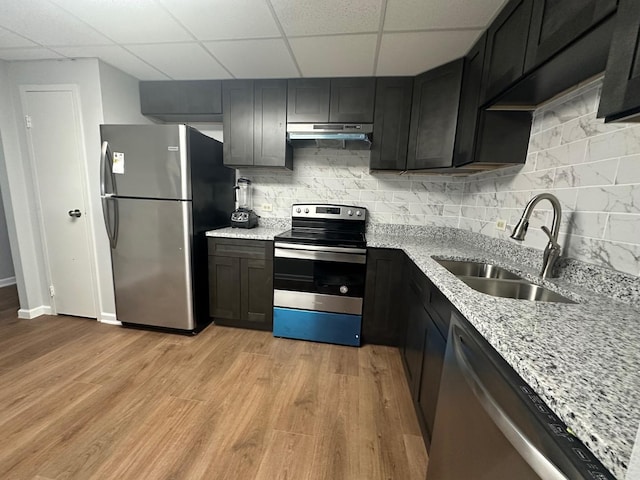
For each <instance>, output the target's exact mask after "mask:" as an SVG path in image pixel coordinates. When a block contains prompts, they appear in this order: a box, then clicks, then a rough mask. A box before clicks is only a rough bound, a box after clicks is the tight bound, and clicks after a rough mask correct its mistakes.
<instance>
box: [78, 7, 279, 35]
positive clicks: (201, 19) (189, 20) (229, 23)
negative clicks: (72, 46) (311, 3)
mask: <svg viewBox="0 0 640 480" xmlns="http://www.w3.org/2000/svg"><path fill="white" fill-rule="evenodd" d="M79 1H80V0H79ZM160 1H161V3H162V4H163V5H164V6H165V7H166V8H167V9H168V10H169V11H170V12H171V13H172V14H173V15H174V16H175V17H176V18H177V19H178V20H179V21H180V22H181V23H182V24H183V25H184V26H185V27H187V28H188V29H189V30H190V31H191V33H193V34H194V35H195V36H196V37H197V38H198V39H199V40H230V39H238V38H258V37H279V36H280V30H279V29H278V26H277V25H276V22H275V20H274V19H273V15H271V10H270V9H269V7H268V6H267V2H266V0H234V1H232V2H230V1H229V0H189V1H188V2H185V1H184V0H160Z"/></svg>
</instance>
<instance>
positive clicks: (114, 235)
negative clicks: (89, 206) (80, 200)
mask: <svg viewBox="0 0 640 480" xmlns="http://www.w3.org/2000/svg"><path fill="white" fill-rule="evenodd" d="M101 200H102V216H103V217H104V226H105V228H106V230H107V236H108V237H109V244H110V245H111V248H116V244H117V243H118V223H119V221H120V218H119V212H118V201H117V199H116V198H114V197H113V196H112V195H109V194H107V195H105V196H103V197H101ZM109 201H111V202H113V217H114V218H113V230H112V229H111V224H110V222H109Z"/></svg>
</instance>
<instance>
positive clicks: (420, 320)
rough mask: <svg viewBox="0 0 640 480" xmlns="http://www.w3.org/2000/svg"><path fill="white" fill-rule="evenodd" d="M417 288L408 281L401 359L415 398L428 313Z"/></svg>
mask: <svg viewBox="0 0 640 480" xmlns="http://www.w3.org/2000/svg"><path fill="white" fill-rule="evenodd" d="M419 295H420V294H419V290H418V289H417V288H416V286H415V283H414V282H413V281H410V282H409V292H408V296H407V299H408V300H407V310H408V315H407V329H406V333H405V339H404V348H403V359H404V364H405V369H406V372H407V382H408V383H409V389H410V390H411V396H412V398H414V399H416V398H417V395H418V387H419V385H420V375H421V373H422V356H423V352H424V336H425V331H426V328H427V324H428V320H429V315H428V314H427V311H426V310H425V309H424V307H423V306H422V299H421V298H420V296H419Z"/></svg>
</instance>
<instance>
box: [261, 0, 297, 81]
mask: <svg viewBox="0 0 640 480" xmlns="http://www.w3.org/2000/svg"><path fill="white" fill-rule="evenodd" d="M265 2H267V7H269V11H270V12H271V16H272V17H273V21H274V22H276V26H277V27H278V30H280V34H281V35H282V40H283V41H284V44H285V46H286V47H287V50H288V51H289V55H291V60H292V61H293V64H294V65H295V67H296V70H297V71H298V75H299V76H300V77H303V76H304V75H302V70H301V69H300V65H298V60H297V59H296V56H295V55H294V54H293V49H292V48H291V44H290V43H289V39H288V38H287V34H286V33H285V31H284V28H283V27H282V24H281V23H280V19H279V18H278V15H276V9H275V8H273V5H272V4H271V0H265Z"/></svg>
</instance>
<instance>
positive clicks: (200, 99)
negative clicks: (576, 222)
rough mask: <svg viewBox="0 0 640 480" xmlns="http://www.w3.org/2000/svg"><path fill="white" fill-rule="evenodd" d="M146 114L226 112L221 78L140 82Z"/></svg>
mask: <svg viewBox="0 0 640 480" xmlns="http://www.w3.org/2000/svg"><path fill="white" fill-rule="evenodd" d="M140 110H141V112H142V114H143V115H185V114H192V115H210V114H211V115H213V114H217V115H219V114H221V113H222V95H221V82H220V80H170V81H147V82H140Z"/></svg>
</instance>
